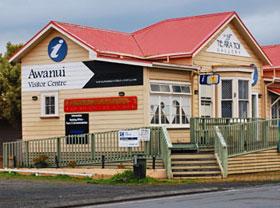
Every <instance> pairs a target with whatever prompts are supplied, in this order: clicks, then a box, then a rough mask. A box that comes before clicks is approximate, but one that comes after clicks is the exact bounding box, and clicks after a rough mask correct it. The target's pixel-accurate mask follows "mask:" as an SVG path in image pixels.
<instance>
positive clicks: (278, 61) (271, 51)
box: [262, 44, 280, 68]
mask: <svg viewBox="0 0 280 208" xmlns="http://www.w3.org/2000/svg"><path fill="white" fill-rule="evenodd" d="M262 49H263V50H264V52H265V53H266V55H267V56H268V58H269V59H270V60H271V63H272V67H279V68H280V44H278V45H267V46H262Z"/></svg>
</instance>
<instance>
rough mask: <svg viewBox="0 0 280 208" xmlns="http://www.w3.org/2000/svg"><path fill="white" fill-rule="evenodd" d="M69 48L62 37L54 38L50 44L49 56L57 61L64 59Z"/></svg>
mask: <svg viewBox="0 0 280 208" xmlns="http://www.w3.org/2000/svg"><path fill="white" fill-rule="evenodd" d="M67 50H68V48H67V44H66V41H65V40H64V39H63V38H61V37H55V38H54V39H52V40H51V41H50V43H49V46H48V54H49V57H50V58H51V59H52V60H53V61H55V62H60V61H62V60H63V59H64V58H65V57H66V55H67Z"/></svg>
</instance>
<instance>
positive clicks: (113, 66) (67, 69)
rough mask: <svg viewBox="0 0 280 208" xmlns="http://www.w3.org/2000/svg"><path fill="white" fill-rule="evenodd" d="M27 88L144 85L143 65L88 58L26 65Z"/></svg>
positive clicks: (28, 89) (23, 88) (34, 89)
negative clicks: (67, 61) (77, 60)
mask: <svg viewBox="0 0 280 208" xmlns="http://www.w3.org/2000/svg"><path fill="white" fill-rule="evenodd" d="M22 68H23V69H22V90H23V91H49V90H62V89H83V88H99V87H116V86H133V85H143V67H141V66H133V65H125V64H118V63H108V62H102V61H84V62H72V63H57V64H48V65H27V66H23V67H22Z"/></svg>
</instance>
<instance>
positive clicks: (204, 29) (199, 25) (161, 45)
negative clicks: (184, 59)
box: [133, 12, 235, 56]
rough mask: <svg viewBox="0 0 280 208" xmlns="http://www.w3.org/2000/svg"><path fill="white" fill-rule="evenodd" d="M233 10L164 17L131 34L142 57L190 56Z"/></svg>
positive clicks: (232, 13)
mask: <svg viewBox="0 0 280 208" xmlns="http://www.w3.org/2000/svg"><path fill="white" fill-rule="evenodd" d="M234 14H235V12H223V13H216V14H207V15H200V16H192V17H183V18H175V19H168V20H164V21H161V22H158V23H156V24H153V25H151V26H149V27H146V28H144V29H142V30H138V31H136V32H135V33H133V36H134V37H135V39H136V41H137V42H138V44H139V45H140V46H141V49H142V51H143V53H144V54H145V56H156V55H164V54H180V53H185V54H189V55H191V54H192V53H194V52H195V51H196V50H197V49H198V48H199V46H201V44H202V43H203V42H204V41H206V40H207V39H208V38H210V37H211V35H212V34H213V33H214V32H215V31H217V30H218V29H219V27H221V26H222V25H223V24H224V23H225V22H226V21H227V20H228V19H229V18H230V17H232V16H233V15H234Z"/></svg>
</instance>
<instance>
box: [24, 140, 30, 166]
mask: <svg viewBox="0 0 280 208" xmlns="http://www.w3.org/2000/svg"><path fill="white" fill-rule="evenodd" d="M24 147H25V163H26V165H25V166H27V167H29V142H28V141H24Z"/></svg>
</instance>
